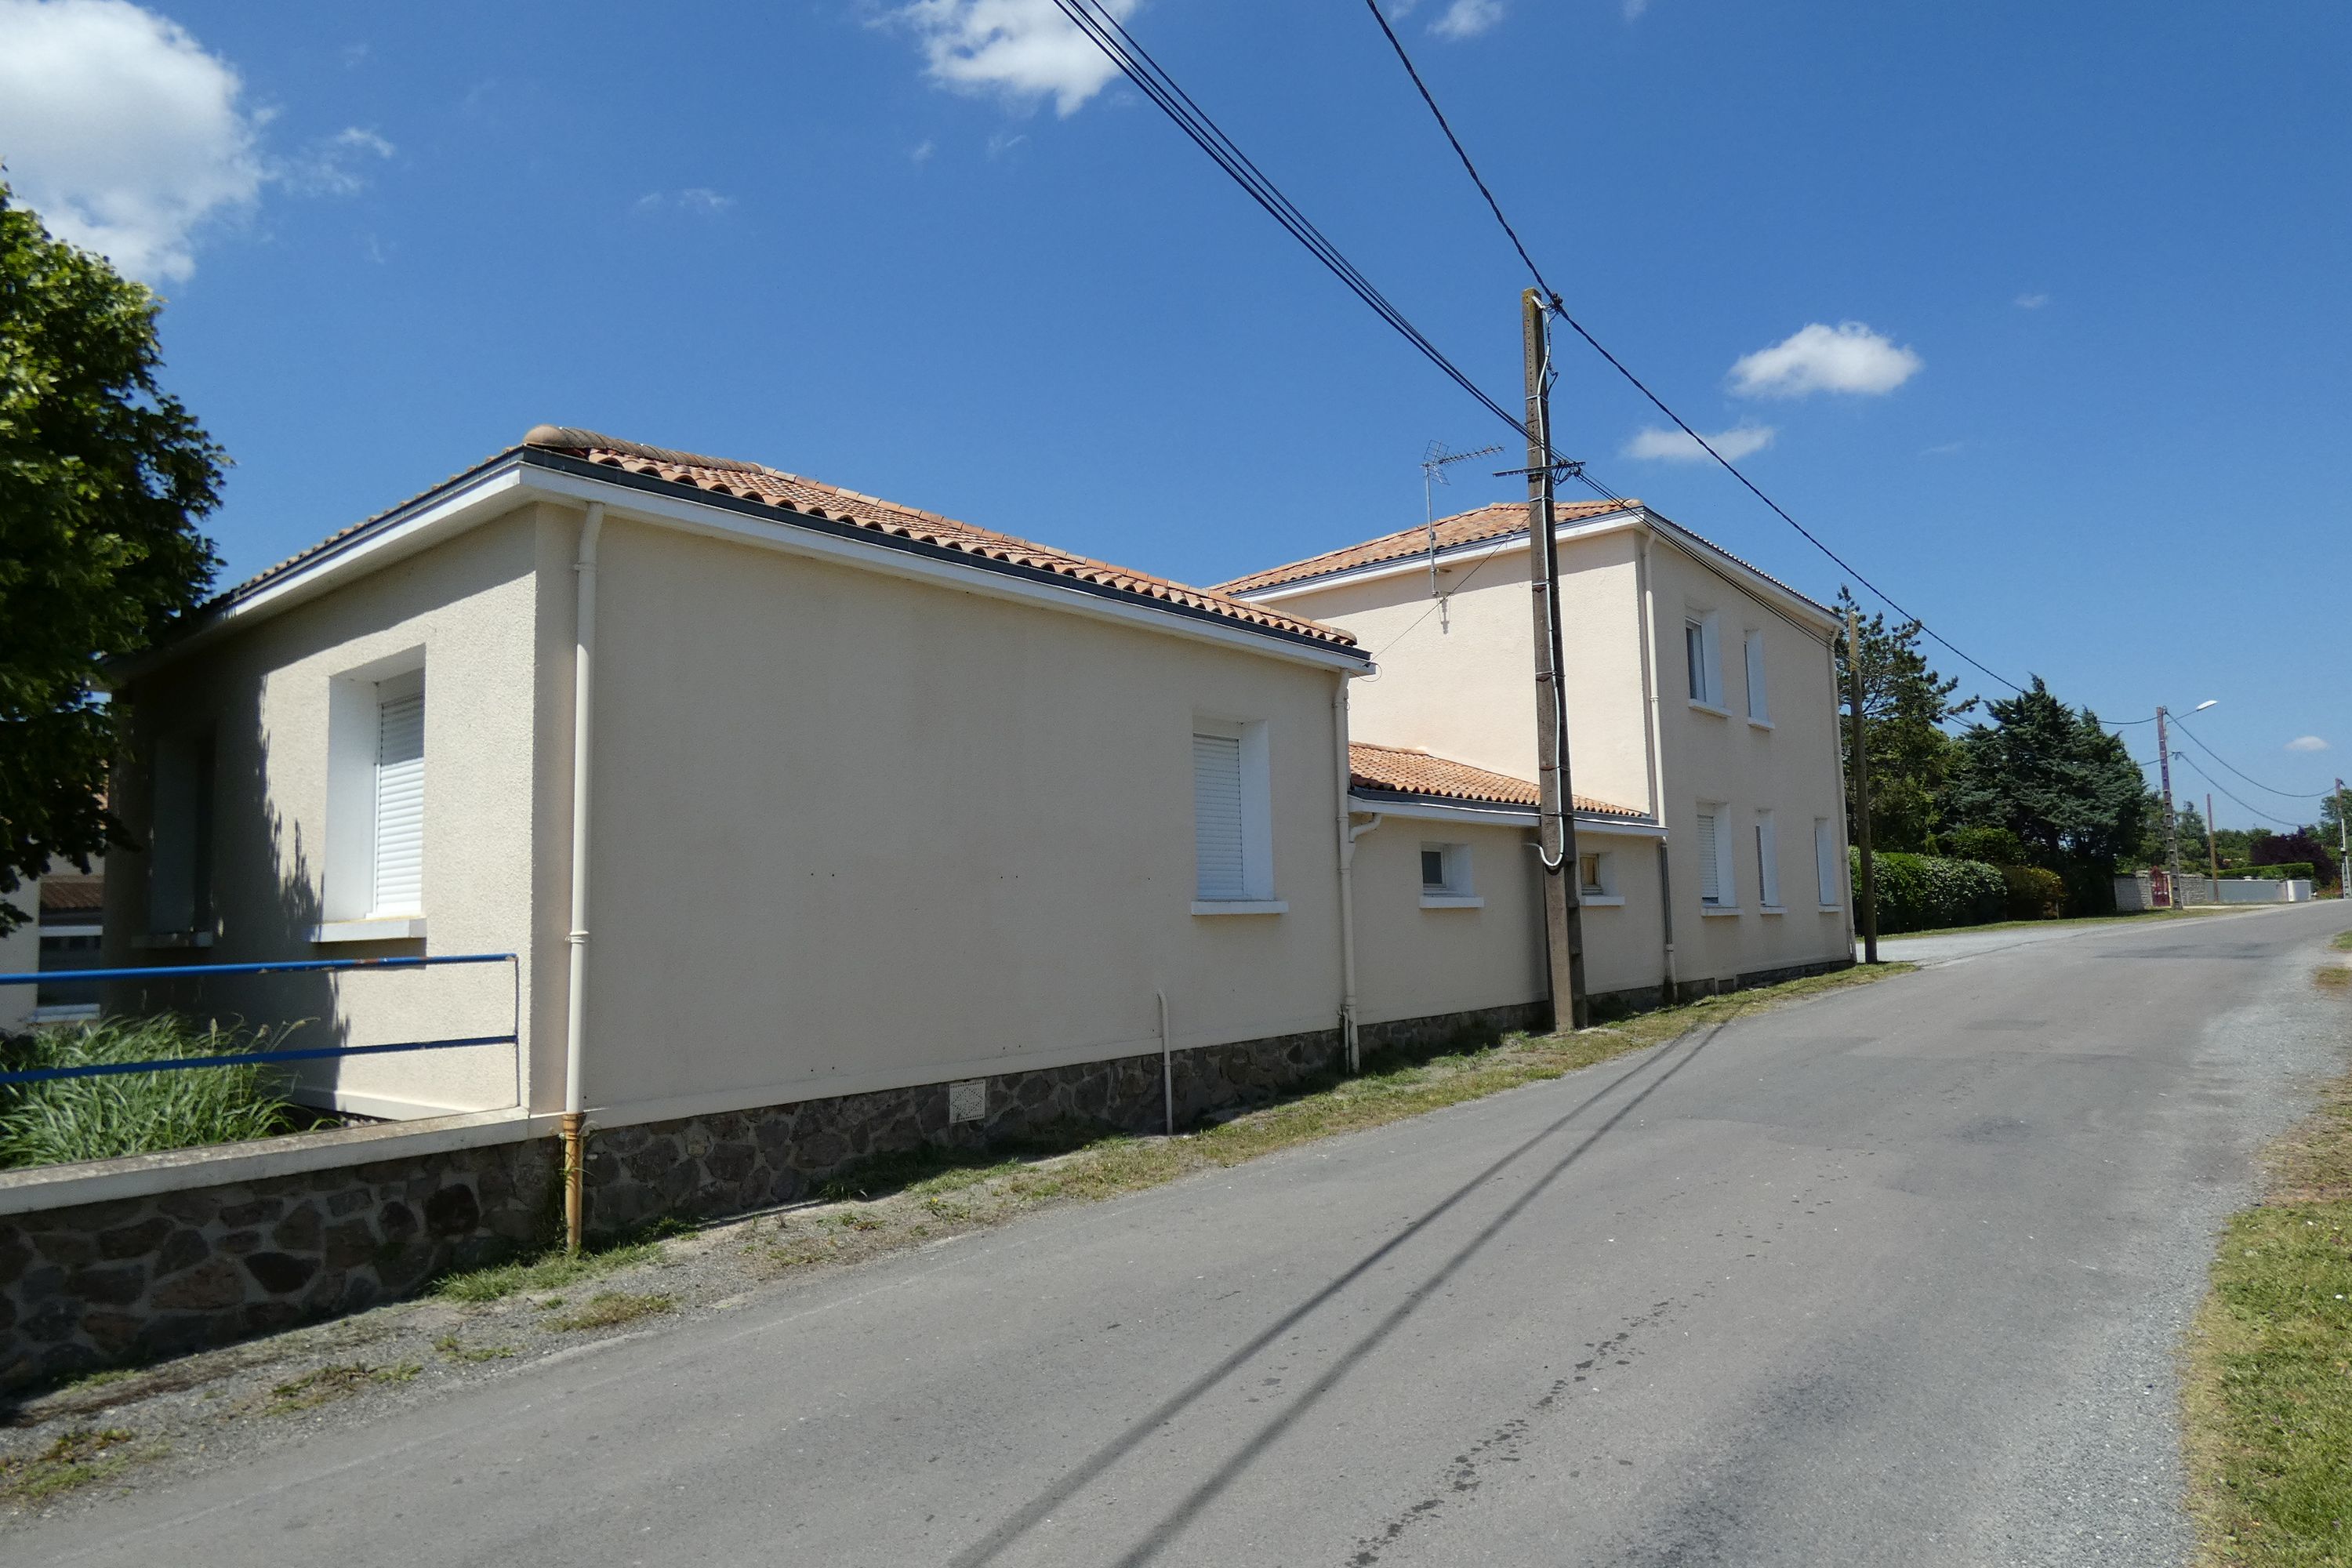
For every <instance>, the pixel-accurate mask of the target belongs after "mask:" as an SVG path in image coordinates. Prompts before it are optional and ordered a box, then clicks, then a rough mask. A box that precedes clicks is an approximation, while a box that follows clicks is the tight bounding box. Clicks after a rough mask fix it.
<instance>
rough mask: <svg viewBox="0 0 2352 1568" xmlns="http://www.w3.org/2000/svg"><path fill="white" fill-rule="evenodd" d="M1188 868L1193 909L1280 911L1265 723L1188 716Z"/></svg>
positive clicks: (1204, 911)
mask: <svg viewBox="0 0 2352 1568" xmlns="http://www.w3.org/2000/svg"><path fill="white" fill-rule="evenodd" d="M1192 868H1193V882H1192V899H1193V912H1194V913H1195V914H1229V913H1248V914H1279V913H1281V912H1282V910H1280V908H1278V907H1276V906H1275V905H1274V903H1273V900H1274V835H1273V804H1272V800H1271V784H1270V773H1269V769H1268V766H1267V756H1266V735H1265V724H1264V723H1262V722H1260V723H1241V722H1234V721H1226V720H1217V719H1195V720H1194V721H1192ZM1204 906H1205V907H1204Z"/></svg>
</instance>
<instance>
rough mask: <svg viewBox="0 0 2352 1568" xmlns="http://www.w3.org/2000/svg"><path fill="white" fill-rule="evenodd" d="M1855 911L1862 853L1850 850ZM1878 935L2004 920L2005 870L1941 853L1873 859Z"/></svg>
mask: <svg viewBox="0 0 2352 1568" xmlns="http://www.w3.org/2000/svg"><path fill="white" fill-rule="evenodd" d="M1847 855H1848V857H1849V860H1850V865H1851V870H1852V878H1853V886H1854V899H1855V904H1856V907H1857V908H1859V907H1860V900H1861V898H1862V851H1861V850H1859V849H1849V850H1848V851H1847ZM1871 864H1872V867H1873V868H1874V871H1875V872H1876V877H1875V881H1876V883H1877V893H1878V931H1879V934H1880V935H1881V936H1891V935H1893V934H1895V932H1897V931H1937V930H1941V929H1942V928H1944V927H1946V926H1972V925H1983V924H1985V923H1986V922H1987V921H1997V920H1999V919H2000V918H2001V915H2002V912H2003V910H2005V909H2006V908H2007V907H2008V903H2009V885H2008V884H2007V883H2006V882H2005V881H2003V880H2002V879H2001V875H2000V870H1999V869H1998V868H1995V867H1992V866H1988V865H1986V864H1985V863H1984V862H1983V861H1981V860H1953V859H1948V858H1945V857H1943V856H1941V855H1906V854H1902V853H1899V852H1889V853H1886V854H1884V855H1874V856H1873V857H1872V858H1871Z"/></svg>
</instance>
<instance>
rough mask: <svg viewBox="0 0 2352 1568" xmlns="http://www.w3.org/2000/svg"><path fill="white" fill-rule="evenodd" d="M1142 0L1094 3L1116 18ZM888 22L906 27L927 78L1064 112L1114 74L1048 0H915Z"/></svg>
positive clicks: (1074, 109) (1073, 109)
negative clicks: (1049, 104)
mask: <svg viewBox="0 0 2352 1568" xmlns="http://www.w3.org/2000/svg"><path fill="white" fill-rule="evenodd" d="M1141 3H1142V0H1100V4H1101V5H1102V8H1103V9H1104V10H1106V11H1108V12H1109V13H1110V15H1111V16H1114V17H1117V18H1118V20H1120V21H1122V22H1123V21H1125V20H1126V19H1127V18H1128V17H1129V16H1133V15H1134V14H1135V10H1136V7H1137V6H1138V5H1140V4H1141ZM890 19H891V20H892V21H895V22H897V23H898V24H900V25H902V26H906V27H908V28H909V29H910V30H912V31H913V33H914V35H915V37H916V39H917V40H918V41H919V43H920V44H921V45H922V49H923V58H924V62H925V66H924V68H925V69H926V70H927V71H929V74H930V77H931V79H933V80H934V81H938V82H940V83H942V84H943V85H945V86H948V87H951V88H955V89H959V90H961V91H965V92H998V93H1002V94H1003V95H1004V96H1005V97H1007V98H1010V99H1013V100H1015V101H1016V102H1022V103H1034V102H1035V101H1036V100H1039V99H1043V98H1049V97H1050V98H1051V99H1053V100H1054V108H1055V111H1056V112H1058V113H1060V114H1063V115H1071V114H1076V112H1077V111H1078V110H1079V109H1080V108H1082V107H1083V106H1084V105H1085V103H1086V101H1087V100H1088V99H1090V98H1092V97H1094V95H1095V94H1097V93H1098V92H1100V91H1101V90H1102V89H1104V88H1105V87H1106V86H1108V84H1109V82H1110V80H1111V79H1112V78H1114V77H1116V76H1118V67H1117V66H1115V65H1113V64H1112V63H1111V61H1110V58H1109V57H1108V56H1107V55H1105V54H1104V53H1103V52H1102V50H1100V49H1099V48H1097V47H1095V43H1094V40H1093V39H1091V38H1089V37H1087V36H1086V35H1085V34H1084V33H1081V32H1080V31H1078V29H1077V27H1076V26H1075V25H1073V24H1072V23H1071V21H1070V19H1069V18H1068V17H1067V16H1063V15H1062V13H1061V10H1060V8H1059V7H1057V6H1056V5H1055V4H1054V0H914V4H913V5H907V6H904V7H901V8H900V9H898V10H897V11H894V12H892V13H891V14H890Z"/></svg>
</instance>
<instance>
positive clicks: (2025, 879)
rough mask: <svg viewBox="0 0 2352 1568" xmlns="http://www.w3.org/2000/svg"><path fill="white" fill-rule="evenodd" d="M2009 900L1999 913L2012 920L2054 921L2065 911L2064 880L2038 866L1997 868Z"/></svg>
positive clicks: (2053, 872) (2055, 873)
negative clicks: (2007, 891) (2006, 888)
mask: <svg viewBox="0 0 2352 1568" xmlns="http://www.w3.org/2000/svg"><path fill="white" fill-rule="evenodd" d="M1995 869H1997V870H1999V871H2000V879H2001V880H2002V881H2003V882H2004V883H2006V884H2007V885H2008V889H2009V900H2008V903H2007V905H2006V906H2005V907H2004V909H2003V910H2002V911H2001V912H2002V914H2003V915H2004V916H2005V917H2006V918H2008V919H2010V920H2013V921H2054V920H2056V919H2057V918H2058V917H2059V916H2060V915H2061V914H2063V913H2064V912H2065V910H2066V879H2065V878H2063V877H2061V876H2060V875H2059V874H2058V873H2057V872H2055V871H2045V870H2043V869H2042V868H2041V867H2039V866H2000V867H1996V868H1995Z"/></svg>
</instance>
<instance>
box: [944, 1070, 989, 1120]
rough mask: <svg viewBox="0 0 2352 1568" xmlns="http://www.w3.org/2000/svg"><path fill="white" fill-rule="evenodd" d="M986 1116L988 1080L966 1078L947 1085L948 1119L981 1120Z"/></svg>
mask: <svg viewBox="0 0 2352 1568" xmlns="http://www.w3.org/2000/svg"><path fill="white" fill-rule="evenodd" d="M987 1117H988V1080H987V1079H984V1078H968V1079H964V1080H963V1081H962V1082H961V1083H951V1084H950V1085H948V1121H950V1122H956V1121H985V1120H986V1119H987Z"/></svg>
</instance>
